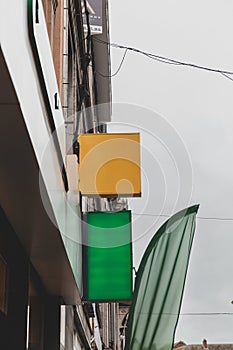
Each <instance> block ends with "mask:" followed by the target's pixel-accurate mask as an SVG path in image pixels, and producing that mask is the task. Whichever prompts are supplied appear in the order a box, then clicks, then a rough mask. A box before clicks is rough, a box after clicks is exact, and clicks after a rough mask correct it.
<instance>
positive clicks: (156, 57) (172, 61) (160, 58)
mask: <svg viewBox="0 0 233 350" xmlns="http://www.w3.org/2000/svg"><path fill="white" fill-rule="evenodd" d="M94 40H95V41H96V42H99V43H100V44H103V45H107V46H111V47H113V48H116V49H122V50H125V54H124V56H123V59H122V61H121V63H120V65H119V67H118V69H117V71H116V73H114V74H113V75H112V76H110V77H113V76H116V75H117V74H118V73H119V71H120V69H121V68H122V66H123V63H124V60H125V58H126V53H127V52H128V51H132V52H135V53H138V54H141V55H143V56H146V57H148V58H150V59H152V60H155V61H157V62H160V63H164V64H170V65H175V66H185V67H190V68H194V69H199V70H204V71H208V72H212V73H217V74H221V75H223V76H224V77H226V78H228V79H230V80H233V79H232V78H230V77H229V76H228V75H233V71H228V70H223V69H216V68H211V67H207V66H202V65H198V64H195V63H189V62H184V61H178V60H175V59H172V58H169V57H165V56H160V55H156V54H153V53H149V52H146V51H142V50H140V49H137V48H135V47H130V46H125V45H121V44H116V43H109V42H107V41H104V40H101V39H99V38H96V37H95V38H94ZM98 73H99V74H101V73H100V72H98ZM103 76H104V75H103ZM106 77H108V76H106Z"/></svg>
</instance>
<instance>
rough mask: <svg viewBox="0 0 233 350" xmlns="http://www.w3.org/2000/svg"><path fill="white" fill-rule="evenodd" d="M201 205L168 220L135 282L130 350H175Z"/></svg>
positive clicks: (153, 242) (129, 335) (129, 325)
mask: <svg viewBox="0 0 233 350" xmlns="http://www.w3.org/2000/svg"><path fill="white" fill-rule="evenodd" d="M198 207H199V206H198V205H195V206H192V207H190V208H187V209H184V210H182V211H180V212H179V213H177V214H175V215H174V216H172V217H171V218H170V219H169V220H167V221H166V222H165V223H164V224H163V225H162V226H161V228H160V229H159V230H158V231H157V233H156V234H155V235H154V237H153V238H152V240H151V242H150V244H149V245H148V247H147V249H146V251H145V253H144V256H143V258H142V261H141V264H140V266H139V270H138V273H137V277H136V281H135V290H134V294H133V300H132V305H131V309H130V313H129V320H128V329H127V333H126V347H125V349H126V350H171V349H172V348H173V341H174V336H175V329H176V325H177V322H178V318H179V312H180V307H181V301H182V296H183V290H184V284H185V278H186V273H187V268H188V262H189V256H190V251H191V246H192V241H193V236H194V230H195V219H196V213H197V210H198Z"/></svg>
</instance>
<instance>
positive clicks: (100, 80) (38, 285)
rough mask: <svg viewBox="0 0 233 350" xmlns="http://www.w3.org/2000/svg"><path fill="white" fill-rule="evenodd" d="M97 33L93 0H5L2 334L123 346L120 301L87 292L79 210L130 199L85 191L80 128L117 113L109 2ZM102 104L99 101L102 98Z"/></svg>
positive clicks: (38, 347)
mask: <svg viewBox="0 0 233 350" xmlns="http://www.w3.org/2000/svg"><path fill="white" fill-rule="evenodd" d="M100 4H101V8H102V24H101V25H102V33H99V34H95V35H96V36H95V37H96V38H98V39H100V40H95V37H94V35H92V33H91V31H90V26H88V25H87V30H86V32H84V29H83V19H84V17H85V16H86V18H85V21H87V24H88V21H89V12H88V11H87V3H86V2H84V3H81V1H80V0H14V1H11V2H6V1H2V2H1V4H0V35H1V38H0V40H1V43H0V44H1V47H0V77H1V79H0V115H1V127H0V133H1V137H0V143H1V145H0V157H1V163H0V164H1V171H0V177H1V185H0V193H1V196H0V198H1V202H0V205H1V208H0V225H1V229H0V329H1V332H0V344H1V348H3V349H6V350H7V349H9V350H12V349H17V350H21V349H22V350H23V349H30V350H42V349H43V350H55V349H56V350H57V349H66V350H70V349H74V350H76V349H77V350H78V349H85V350H86V349H104V348H106V349H107V348H108V349H115V350H117V349H118V348H119V334H118V317H117V315H118V312H117V308H118V304H108V303H107V304H96V305H93V304H90V303H88V302H85V301H83V300H82V230H81V226H82V212H83V211H90V210H103V209H105V210H114V209H118V208H119V207H120V208H127V201H118V200H116V199H111V200H109V199H96V198H88V199H87V198H82V197H81V195H80V193H79V191H78V174H77V156H78V150H77V144H76V143H75V140H76V139H77V135H78V134H79V133H96V132H104V131H106V130H107V126H106V125H107V122H109V121H110V119H111V80H110V54H109V47H108V45H105V44H103V43H101V41H102V42H108V41H109V34H108V3H107V0H102V2H100ZM99 105H101V106H102V107H101V108H100V109H99V108H98V107H96V106H99Z"/></svg>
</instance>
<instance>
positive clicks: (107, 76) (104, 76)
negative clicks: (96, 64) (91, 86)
mask: <svg viewBox="0 0 233 350" xmlns="http://www.w3.org/2000/svg"><path fill="white" fill-rule="evenodd" d="M127 52H128V49H125V52H124V54H123V57H122V59H121V62H120V64H119V66H118V68H117V70H116V72H115V73H113V74H111V75H104V74H102V73H100V72H99V71H97V70H96V69H95V73H97V74H99V75H100V76H101V77H103V78H113V77H115V76H116V75H117V74H118V73H119V71H120V70H121V67H122V65H123V63H124V60H125V56H126V54H127Z"/></svg>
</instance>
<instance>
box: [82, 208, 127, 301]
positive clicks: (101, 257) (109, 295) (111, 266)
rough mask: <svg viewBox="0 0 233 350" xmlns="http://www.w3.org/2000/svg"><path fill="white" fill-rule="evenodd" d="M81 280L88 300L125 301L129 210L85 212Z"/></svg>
mask: <svg viewBox="0 0 233 350" xmlns="http://www.w3.org/2000/svg"><path fill="white" fill-rule="evenodd" d="M85 219H86V222H85V223H84V232H83V235H84V246H83V249H84V254H83V257H84V259H83V266H84V269H83V280H84V298H85V299H86V300H88V301H106V302H107V301H127V300H131V296H132V243H131V212H130V211H127V210H126V211H121V212H93V213H87V215H86V218H85Z"/></svg>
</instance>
